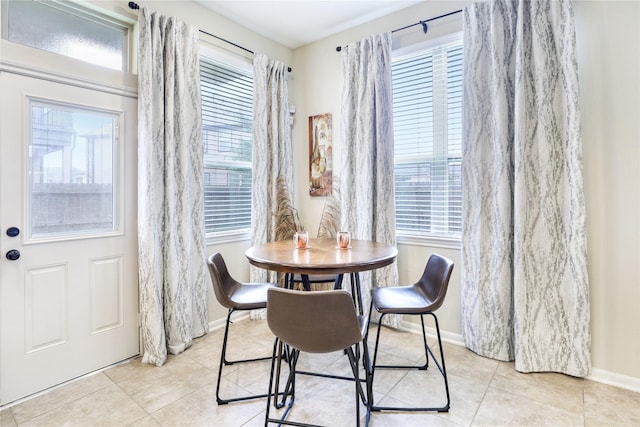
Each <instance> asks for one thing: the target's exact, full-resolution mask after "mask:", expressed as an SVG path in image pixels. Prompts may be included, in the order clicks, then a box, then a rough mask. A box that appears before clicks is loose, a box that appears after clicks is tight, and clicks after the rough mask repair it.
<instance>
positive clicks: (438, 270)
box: [414, 254, 453, 311]
mask: <svg viewBox="0 0 640 427" xmlns="http://www.w3.org/2000/svg"><path fill="white" fill-rule="evenodd" d="M452 271H453V261H451V260H450V259H448V258H445V257H443V256H441V255H438V254H432V255H431V256H430V257H429V260H428V261H427V265H426V266H425V268H424V272H423V273H422V277H421V278H420V280H419V281H418V282H417V283H416V284H414V286H416V287H417V288H418V289H419V290H420V292H422V293H423V294H424V295H425V297H426V298H427V300H429V301H431V306H430V308H429V309H430V311H435V310H437V309H438V308H440V306H441V305H442V303H443V302H444V297H445V296H446V295H447V288H448V287H449V279H450V278H451V272H452Z"/></svg>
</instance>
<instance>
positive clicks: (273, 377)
mask: <svg viewBox="0 0 640 427" xmlns="http://www.w3.org/2000/svg"><path fill="white" fill-rule="evenodd" d="M284 347H285V346H284V344H283V343H282V341H280V340H279V339H278V338H276V340H275V343H274V346H273V356H272V360H271V373H270V375H269V393H267V410H266V412H265V423H264V425H265V427H267V426H268V425H269V423H277V424H278V425H282V424H284V425H292V426H301V427H321V426H319V425H317V424H307V423H301V422H297V421H291V420H287V416H288V415H289V412H290V410H291V408H292V407H293V403H294V401H295V381H296V380H295V376H296V372H297V371H296V369H297V368H296V366H297V363H298V358H299V356H300V351H299V350H295V349H291V351H290V352H288V356H287V357H288V359H289V369H290V370H289V377H288V379H287V385H286V386H285V392H284V393H283V400H282V402H281V404H280V406H279V405H278V402H277V398H276V396H277V394H278V389H279V387H278V382H279V377H280V369H279V368H278V367H277V366H279V365H280V363H281V362H282V358H283V354H282V352H283V348H284ZM285 351H286V349H285ZM345 351H346V353H347V356H348V358H349V365H350V366H351V370H352V371H353V378H354V382H355V387H356V390H355V397H356V426H357V427H360V399H363V400H362V401H363V403H364V404H365V405H367V417H366V426H368V425H369V419H370V411H369V406H368V401H367V400H365V394H364V392H363V390H362V382H361V381H360V374H359V371H358V362H359V359H358V358H357V357H356V355H355V353H354V351H353V349H352V348H351V347H349V348H347V349H345ZM366 351H367V350H366V349H365V350H364V352H366ZM367 355H368V353H367ZM276 363H277V364H278V365H276ZM365 375H367V376H368V371H367V373H366V374H365ZM329 377H331V376H329ZM335 378H339V379H344V378H342V377H335ZM274 383H275V388H274ZM368 387H369V383H368V382H367V390H368ZM271 396H274V406H275V407H276V408H282V407H284V406H285V405H286V409H285V410H284V413H283V414H282V417H281V418H271V417H270V416H269V412H270V409H271V408H270V407H271ZM287 398H289V401H288V403H287V402H286V401H287Z"/></svg>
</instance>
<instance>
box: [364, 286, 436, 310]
mask: <svg viewBox="0 0 640 427" xmlns="http://www.w3.org/2000/svg"><path fill="white" fill-rule="evenodd" d="M371 301H372V303H373V306H374V307H375V309H376V310H377V311H378V312H380V313H396V314H424V313H427V312H429V311H430V309H431V301H429V300H427V298H426V297H425V296H424V294H423V293H422V292H420V291H419V289H418V288H416V287H415V286H392V287H386V288H374V289H372V290H371Z"/></svg>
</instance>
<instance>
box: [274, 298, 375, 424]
mask: <svg viewBox="0 0 640 427" xmlns="http://www.w3.org/2000/svg"><path fill="white" fill-rule="evenodd" d="M267 301H268V303H267V306H268V309H267V323H268V325H269V329H271V332H273V334H274V335H275V336H276V339H275V341H274V344H273V356H272V360H271V374H270V377H269V397H268V398H267V411H266V415H265V426H266V425H268V424H269V423H277V424H286V425H297V426H310V425H314V424H305V423H300V422H296V421H290V420H287V416H288V415H289V411H290V410H291V408H292V406H293V403H294V400H295V390H296V387H295V381H296V373H297V372H299V371H297V370H296V365H297V362H298V358H299V357H300V352H307V353H331V352H334V351H345V352H346V354H347V356H348V359H349V364H350V366H351V371H352V373H353V378H352V379H353V381H354V383H355V400H356V420H357V422H356V425H358V426H359V425H360V399H362V401H363V402H364V403H365V404H366V402H367V401H368V400H367V399H366V398H365V396H364V392H363V388H362V385H361V379H360V374H359V371H358V363H359V360H360V354H361V352H360V343H361V342H362V343H363V350H362V357H363V358H364V359H363V360H364V363H365V365H368V364H369V353H368V349H367V345H366V341H365V338H366V334H367V324H368V321H367V318H366V317H365V316H358V315H357V314H356V310H355V307H354V305H353V299H352V297H351V295H350V294H349V293H348V292H347V291H344V290H328V291H316V292H306V291H297V290H291V289H281V288H273V289H269V291H268V297H267ZM354 348H355V351H354ZM283 352H284V354H283ZM283 359H284V360H286V361H287V363H288V366H289V375H288V378H287V383H286V385H285V387H284V391H283V393H284V397H283V401H282V404H280V405H277V407H279V408H281V407H283V406H285V405H286V408H285V409H284V413H283V415H282V417H281V418H270V416H269V411H270V403H271V396H274V395H276V394H277V392H278V384H279V378H280V366H281V364H282V360H283ZM276 366H277V369H276ZM300 373H301V372H300ZM320 376H324V377H328V378H342V377H334V376H330V375H320ZM365 376H368V370H365ZM345 379H346V378H345ZM349 379H351V378H349ZM274 381H275V387H274ZM287 400H288V402H287ZM274 401H277V398H276V397H274ZM366 420H367V424H368V422H369V411H368V410H367V416H366Z"/></svg>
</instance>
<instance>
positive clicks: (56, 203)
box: [28, 100, 119, 238]
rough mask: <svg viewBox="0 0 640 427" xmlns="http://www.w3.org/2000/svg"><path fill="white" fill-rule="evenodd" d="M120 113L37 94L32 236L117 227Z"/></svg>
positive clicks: (31, 158)
mask: <svg viewBox="0 0 640 427" xmlns="http://www.w3.org/2000/svg"><path fill="white" fill-rule="evenodd" d="M118 123H119V114H116V113H113V112H108V111H99V110H92V109H84V108H82V107H78V106H72V105H62V104H52V103H47V102H41V101H35V100H32V101H31V103H30V143H29V181H28V182H29V185H30V188H29V190H30V191H29V209H28V211H29V217H30V218H29V219H30V221H29V225H30V237H32V238H48V237H67V236H79V235H80V236H81V235H87V234H102V233H109V232H114V231H117V229H118V221H117V214H116V212H117V209H116V200H117V198H116V188H117V186H116V173H115V171H116V159H117V158H118V154H117V146H118V145H117V141H118V127H119V126H118Z"/></svg>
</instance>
